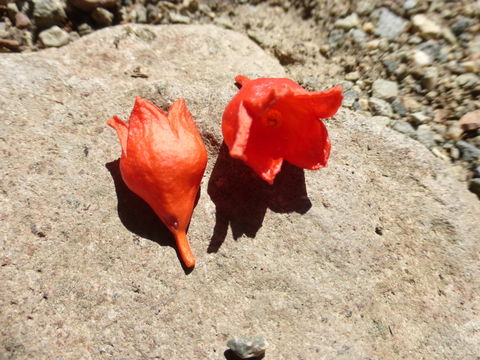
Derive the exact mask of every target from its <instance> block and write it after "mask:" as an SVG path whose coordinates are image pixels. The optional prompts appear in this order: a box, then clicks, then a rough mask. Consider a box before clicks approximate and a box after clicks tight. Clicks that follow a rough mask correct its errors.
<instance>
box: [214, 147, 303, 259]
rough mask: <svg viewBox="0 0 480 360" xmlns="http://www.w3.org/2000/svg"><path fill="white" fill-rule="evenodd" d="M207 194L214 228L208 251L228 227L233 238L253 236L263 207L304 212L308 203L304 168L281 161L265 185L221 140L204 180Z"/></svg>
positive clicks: (217, 245)
mask: <svg viewBox="0 0 480 360" xmlns="http://www.w3.org/2000/svg"><path fill="white" fill-rule="evenodd" d="M208 195H209V196H210V198H211V199H212V201H213V202H214V203H215V206H216V214H215V217H216V219H215V228H214V230H213V235H212V238H211V239H210V245H209V247H208V250H207V251H208V252H209V253H212V252H217V251H218V249H220V246H222V243H223V241H224V240H225V238H226V236H227V232H228V225H230V226H231V228H232V234H233V237H234V239H238V238H239V237H240V236H242V235H246V236H248V237H255V235H256V233H257V231H258V230H259V229H260V227H261V226H262V223H263V219H264V217H265V213H266V211H267V209H270V210H272V211H274V212H277V213H289V212H297V213H300V214H304V213H306V212H307V211H308V210H309V209H310V208H311V206H312V203H311V202H310V199H309V198H308V195H307V189H306V185H305V174H304V170H303V169H301V168H298V167H296V166H293V165H291V164H288V163H286V162H284V164H283V167H282V171H280V173H279V174H278V175H277V177H276V179H275V182H274V183H273V185H269V184H268V183H266V182H265V181H264V180H262V179H261V178H260V177H259V176H258V175H257V174H256V173H255V172H253V171H252V170H251V169H250V168H249V167H248V166H247V165H245V164H244V163H243V162H242V161H241V160H238V159H233V158H232V157H230V155H229V153H228V148H227V146H226V145H225V143H223V144H222V146H221V148H220V152H219V154H218V157H217V161H216V163H215V166H214V168H213V171H212V175H211V176H210V180H209V182H208Z"/></svg>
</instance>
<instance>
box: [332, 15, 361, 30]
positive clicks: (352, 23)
mask: <svg viewBox="0 0 480 360" xmlns="http://www.w3.org/2000/svg"><path fill="white" fill-rule="evenodd" d="M359 24H360V19H359V18H358V15H357V14H356V13H353V14H351V15H349V16H347V17H346V18H343V19H338V20H337V21H335V27H336V28H339V29H344V30H350V29H352V28H354V27H357V26H358V25H359Z"/></svg>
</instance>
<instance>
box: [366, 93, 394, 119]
mask: <svg viewBox="0 0 480 360" xmlns="http://www.w3.org/2000/svg"><path fill="white" fill-rule="evenodd" d="M368 106H369V109H370V111H371V112H372V114H373V115H382V116H387V117H392V115H393V111H392V107H391V106H390V104H389V103H388V102H386V101H385V100H382V99H379V98H376V97H371V98H370V99H369V101H368Z"/></svg>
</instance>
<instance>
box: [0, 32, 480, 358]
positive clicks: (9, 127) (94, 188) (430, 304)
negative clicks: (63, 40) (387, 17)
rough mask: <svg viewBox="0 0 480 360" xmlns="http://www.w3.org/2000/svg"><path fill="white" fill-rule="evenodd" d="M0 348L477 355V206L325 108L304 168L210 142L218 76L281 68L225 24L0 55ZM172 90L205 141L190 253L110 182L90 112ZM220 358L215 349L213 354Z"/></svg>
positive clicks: (400, 141)
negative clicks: (271, 172) (321, 140)
mask: <svg viewBox="0 0 480 360" xmlns="http://www.w3.org/2000/svg"><path fill="white" fill-rule="evenodd" d="M0 68H1V69H2V72H1V75H0V82H1V84H2V86H1V87H0V121H1V131H0V153H1V171H2V175H1V177H0V197H1V200H0V201H1V203H0V218H1V221H2V226H1V228H0V232H1V234H0V261H1V266H0V284H1V291H0V308H1V311H0V324H1V326H0V358H2V359H60V358H62V359H89V358H91V359H224V351H225V350H226V349H227V347H226V342H227V340H228V339H229V338H231V337H233V336H252V335H262V336H264V337H265V338H266V339H267V341H268V343H269V348H268V349H267V352H266V358H268V359H270V358H271V359H289V360H291V359H323V358H325V359H354V358H355V359H367V358H369V359H400V358H408V359H475V358H476V356H478V354H479V353H480V347H479V344H480V313H479V311H480V302H479V299H480V280H479V279H480V271H479V254H480V242H479V239H480V222H479V219H480V202H478V200H477V199H476V197H475V195H474V194H472V193H470V192H469V191H468V190H466V189H465V186H464V185H463V184H460V183H459V182H457V181H456V180H455V179H453V178H451V177H449V175H448V171H447V169H446V167H445V165H443V163H441V162H440V161H439V160H437V159H436V158H434V157H433V156H432V155H431V153H430V152H429V151H428V150H427V149H426V148H424V147H423V146H422V145H420V144H419V143H417V142H415V141H413V140H411V139H409V138H407V137H406V136H404V135H403V134H399V133H396V132H394V131H392V130H391V129H387V128H386V127H384V126H383V125H381V124H378V123H375V122H374V121H372V120H371V119H368V118H364V117H360V116H359V115H357V114H354V113H352V112H350V111H347V110H342V111H340V112H339V114H338V115H337V116H335V117H334V118H333V119H330V120H328V121H327V126H328V128H329V131H330V134H331V138H332V144H333V152H332V156H331V161H330V165H329V167H328V168H326V169H322V170H320V171H315V172H313V171H303V170H301V169H298V168H295V167H293V166H288V164H287V165H286V166H285V167H284V169H283V171H282V173H281V174H280V175H279V176H278V178H277V181H276V182H275V184H274V185H273V186H269V185H268V184H266V183H265V182H263V181H261V180H259V178H258V177H257V176H256V175H255V174H253V173H252V172H251V171H249V169H248V168H247V167H246V166H244V165H243V164H242V163H241V162H239V161H236V160H232V159H230V158H229V157H228V155H227V153H226V151H225V148H224V147H223V146H222V145H221V144H222V137H221V131H220V121H221V115H222V111H223V109H224V107H225V105H226V104H227V103H228V101H229V100H230V98H231V97H232V96H233V95H234V94H235V93H236V91H237V89H236V87H235V86H234V83H233V77H234V76H235V75H237V74H243V75H247V76H251V77H259V76H285V73H284V71H283V69H282V67H281V66H280V65H279V64H278V62H277V61H276V60H275V59H273V58H271V57H269V56H268V55H266V54H265V53H264V52H263V51H262V50H261V49H260V48H259V47H257V46H256V45H255V44H254V43H253V42H251V41H250V40H248V39H247V38H246V37H245V36H243V35H240V34H238V33H235V32H232V31H227V30H223V29H220V28H216V27H213V26H182V25H179V26H158V27H154V26H130V25H127V26H119V27H113V28H108V29H105V30H102V31H98V32H96V33H94V34H92V35H90V36H87V37H84V38H82V39H80V40H78V41H76V42H74V43H72V44H70V45H68V46H66V47H64V48H60V49H48V50H45V51H41V52H38V53H25V54H11V55H10V54H7V55H3V56H2V57H0ZM137 95H140V96H142V97H144V98H146V99H147V100H150V101H153V102H155V103H156V104H158V105H159V106H161V107H164V108H165V107H167V106H168V105H169V104H171V103H172V102H173V101H174V100H175V99H177V98H180V97H183V98H185V99H186V102H187V105H188V107H189V108H190V110H191V112H192V114H193V116H194V117H195V119H196V122H197V124H198V127H199V129H200V131H201V134H202V136H203V138H204V140H205V142H206V144H207V147H208V150H209V164H208V167H207V172H206V174H205V177H204V180H203V183H202V192H201V196H200V199H199V202H198V205H197V207H196V209H195V212H194V215H193V218H192V223H191V226H190V229H189V237H190V242H191V245H192V248H193V251H194V253H195V255H196V257H197V266H196V268H195V269H194V270H193V271H192V272H191V273H188V272H187V273H186V272H185V271H184V269H183V268H182V266H181V265H180V261H179V259H178V257H177V256H176V252H175V248H174V247H172V245H173V240H172V237H171V236H170V235H169V233H168V231H167V230H165V228H164V227H163V225H162V224H161V223H160V222H159V221H158V220H156V218H155V216H154V215H153V213H152V212H151V211H150V210H149V208H148V207H147V206H146V205H145V203H143V202H142V201H140V200H139V199H138V198H137V197H136V196H134V195H133V194H132V193H130V192H129V191H128V190H127V189H126V188H125V186H124V184H123V183H122V181H121V179H120V177H119V171H118V162H117V161H116V160H117V159H118V157H119V156H120V145H119V143H118V140H117V137H116V134H115V133H114V131H113V130H112V129H110V128H108V127H107V126H106V125H105V122H106V121H107V120H108V118H109V117H111V116H112V115H119V116H120V117H122V118H123V119H127V118H128V115H129V113H130V111H131V109H132V106H133V102H134V97H135V96H137ZM226 356H227V357H229V356H230V355H228V353H227V355H226Z"/></svg>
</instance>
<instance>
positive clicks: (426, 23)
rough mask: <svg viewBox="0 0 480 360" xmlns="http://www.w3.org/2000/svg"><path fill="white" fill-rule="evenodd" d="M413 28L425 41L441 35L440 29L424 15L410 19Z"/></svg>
mask: <svg viewBox="0 0 480 360" xmlns="http://www.w3.org/2000/svg"><path fill="white" fill-rule="evenodd" d="M412 24H413V27H414V28H415V29H416V30H417V31H418V32H419V33H420V35H421V36H422V37H424V38H426V39H430V38H432V37H439V36H440V35H442V27H441V26H440V25H438V24H437V23H436V22H434V21H433V20H431V19H430V18H429V17H427V16H426V15H424V14H417V15H414V16H413V17H412Z"/></svg>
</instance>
